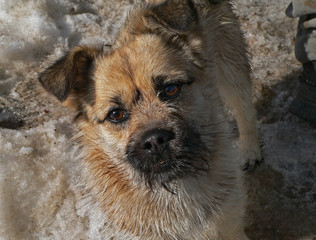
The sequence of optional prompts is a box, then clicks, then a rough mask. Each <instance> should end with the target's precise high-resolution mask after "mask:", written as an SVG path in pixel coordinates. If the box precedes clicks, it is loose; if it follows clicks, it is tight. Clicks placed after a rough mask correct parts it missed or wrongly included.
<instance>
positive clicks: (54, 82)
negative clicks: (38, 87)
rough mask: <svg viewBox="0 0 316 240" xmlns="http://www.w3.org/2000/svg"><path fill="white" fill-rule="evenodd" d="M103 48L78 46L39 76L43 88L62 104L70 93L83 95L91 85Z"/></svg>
mask: <svg viewBox="0 0 316 240" xmlns="http://www.w3.org/2000/svg"><path fill="white" fill-rule="evenodd" d="M102 52H103V50H102V48H95V47H87V46H78V47H75V48H74V49H73V50H71V51H70V52H68V53H67V54H66V55H65V56H64V57H62V58H61V59H60V60H58V61H57V62H56V63H55V64H53V65H52V66H50V67H49V68H48V69H46V70H45V71H44V72H43V73H42V74H40V76H39V81H40V82H41V84H42V86H43V87H44V88H45V89H46V90H47V91H48V92H50V93H52V94H53V95H54V96H55V97H57V98H58V99H59V100H60V101H61V102H63V101H64V100H65V99H67V97H68V96H69V94H70V93H75V94H80V95H83V94H84V93H85V92H86V91H87V90H88V89H89V87H90V84H91V81H92V79H91V76H90V72H91V68H92V66H93V63H94V60H95V59H96V57H97V56H98V55H100V54H101V53H102Z"/></svg>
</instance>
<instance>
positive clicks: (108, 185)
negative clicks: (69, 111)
mask: <svg viewBox="0 0 316 240" xmlns="http://www.w3.org/2000/svg"><path fill="white" fill-rule="evenodd" d="M249 69H250V67H249V63H248V59H247V51H246V45H245V42H244V39H243V36H242V33H241V30H240V28H239V25H238V22H237V19H236V17H235V15H234V14H233V12H232V10H231V3H230V2H229V1H225V0H222V1H221V0H217V1H216V0H167V1H147V2H144V1H143V2H141V3H139V4H138V5H136V6H135V8H134V9H133V10H132V11H131V12H130V14H129V15H128V17H127V20H126V23H125V24H124V26H123V27H122V29H121V31H120V33H119V35H118V37H117V39H116V42H115V44H114V45H113V46H111V47H109V46H105V47H102V48H97V47H88V46H79V47H76V48H75V49H73V50H72V51H70V52H69V53H68V54H66V55H65V56H64V57H63V58H62V59H60V60H59V61H57V62H56V63H55V64H54V65H52V66H51V67H49V68H48V69H47V70H46V71H45V72H44V73H43V74H41V76H40V82H41V83H42V85H43V86H44V88H46V89H47V90H48V91H49V92H51V93H52V94H54V95H55V96H56V97H57V98H58V99H59V100H60V101H64V100H66V102H67V104H68V105H70V106H71V107H72V108H74V109H75V111H76V112H77V118H76V122H77V123H78V127H79V129H80V130H81V132H80V137H79V142H80V144H81V146H82V148H83V154H84V159H83V165H84V168H85V169H86V180H87V185H88V186H89V189H91V195H92V196H94V198H95V199H97V202H98V204H99V206H100V207H101V209H102V210H103V212H104V216H105V217H106V221H107V222H108V225H107V226H106V228H107V229H106V232H107V235H106V239H142V240H148V239H153V240H160V239H168V240H169V239H170V240H184V239H187V240H192V239H194V240H197V239H212V240H241V239H243V240H246V239H247V237H246V235H245V233H244V230H243V214H244V206H243V204H244V192H243V187H242V181H241V170H240V166H239V165H240V162H239V161H238V158H239V157H238V154H237V153H236V152H235V150H236V149H235V148H234V147H232V140H231V129H230V128H229V126H228V124H227V120H226V119H225V117H224V116H225V114H224V108H223V102H224V103H225V104H227V105H228V106H229V107H231V108H232V109H233V110H234V113H235V116H236V119H237V122H238V126H239V132H240V141H239V147H240V151H241V156H242V159H244V163H243V166H244V168H248V169H249V168H254V167H255V165H256V163H258V162H259V161H260V159H261V157H260V151H259V146H258V139H257V130H256V123H255V122H256V118H255V111H254V107H253V104H252V100H251V99H252V97H251V85H250V79H249V78H250V77H249V72H250V70H249ZM110 233H111V234H112V235H111V234H110ZM112 237H113V238H112Z"/></svg>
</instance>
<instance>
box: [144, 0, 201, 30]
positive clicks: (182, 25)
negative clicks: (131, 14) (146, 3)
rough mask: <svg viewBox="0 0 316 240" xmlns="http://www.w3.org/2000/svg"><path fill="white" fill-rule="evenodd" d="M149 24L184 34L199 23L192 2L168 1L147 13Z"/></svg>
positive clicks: (182, 0)
mask: <svg viewBox="0 0 316 240" xmlns="http://www.w3.org/2000/svg"><path fill="white" fill-rule="evenodd" d="M145 17H146V18H147V19H148V20H149V23H151V24H154V25H156V26H159V25H160V26H163V27H165V28H167V29H169V30H171V31H172V32H175V33H178V34H183V33H185V32H187V31H188V30H189V28H190V26H191V25H192V24H193V23H194V22H197V20H198V17H197V12H196V9H195V7H194V4H193V3H192V1H190V0H166V1H164V2H162V3H160V4H156V5H152V6H150V7H149V8H148V10H147V12H146V13H145Z"/></svg>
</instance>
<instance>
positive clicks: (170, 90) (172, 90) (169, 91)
mask: <svg viewBox="0 0 316 240" xmlns="http://www.w3.org/2000/svg"><path fill="white" fill-rule="evenodd" d="M178 90H179V86H177V85H170V86H167V87H166V88H165V93H166V95H167V96H168V97H173V96H175V95H176V94H177V93H178Z"/></svg>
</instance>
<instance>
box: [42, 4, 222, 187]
mask: <svg viewBox="0 0 316 240" xmlns="http://www.w3.org/2000/svg"><path fill="white" fill-rule="evenodd" d="M170 2H172V1H170ZM184 9H185V10H190V12H189V13H191V12H192V11H191V9H190V8H189V7H188V6H185V7H184ZM151 11H152V9H151ZM159 11H160V10H159ZM188 16H189V17H190V19H191V20H192V21H193V20H194V17H192V16H191V15H190V14H188ZM150 19H151V18H150ZM146 21H147V22H146V24H147V25H146V27H148V25H152V24H156V22H157V20H156V19H155V20H154V22H148V21H149V20H148V18H146ZM187 22H188V23H189V21H187ZM190 24H191V23H190ZM190 24H187V25H188V26H186V25H182V26H181V28H179V27H178V26H176V25H172V28H179V31H180V30H181V31H183V30H184V29H185V28H189V25H190ZM163 27H164V28H165V23H164V26H163ZM139 28H140V29H142V31H143V29H144V28H145V27H144V26H142V27H139ZM166 29H167V30H166V33H162V35H164V37H161V36H159V35H156V34H139V35H136V36H134V38H133V39H132V40H128V41H126V43H125V44H119V45H121V46H118V47H116V48H115V49H108V50H107V51H104V50H102V49H97V48H91V47H77V48H76V49H74V50H73V51H71V52H70V53H68V54H67V55H66V56H65V57H64V58H62V59H61V60H60V61H59V62H57V63H56V64H54V65H53V66H52V67H50V68H49V69H48V70H46V72H44V73H43V74H42V76H41V78H40V79H41V82H42V84H43V85H44V87H45V88H46V89H47V90H49V91H50V92H52V93H53V94H54V95H55V96H57V97H58V98H59V99H60V100H64V99H67V101H68V102H69V103H70V105H71V106H72V107H74V108H75V110H76V111H77V112H78V118H77V119H78V121H79V122H80V123H81V126H82V127H81V128H82V130H83V131H84V134H85V135H86V137H87V138H90V139H93V143H94V144H95V148H100V149H101V151H102V154H103V156H104V159H106V161H107V168H108V169H112V170H113V169H115V170H117V171H119V172H120V173H121V176H123V177H124V179H129V181H134V182H135V181H136V182H142V183H144V184H145V185H146V186H148V187H150V188H152V189H154V188H159V187H164V188H165V189H167V190H169V191H172V186H171V185H172V184H173V183H175V182H176V181H177V180H178V179H182V178H185V177H188V176H191V177H192V176H197V175H200V174H203V172H205V171H206V172H207V171H208V169H209V165H210V164H211V163H210V159H211V158H212V151H213V149H215V148H216V147H214V145H216V132H215V130H214V129H215V128H216V123H217V122H218V119H217V118H218V116H217V104H218V102H217V97H216V95H214V92H213V91H212V88H213V87H214V86H212V85H210V84H211V83H210V82H209V81H206V79H205V71H204V68H203V66H202V65H203V63H202V62H203V61H202V60H201V59H199V58H198V57H197V56H195V57H193V56H194V55H197V54H198V53H197V50H196V49H197V48H198V47H197V43H198V42H199V41H198V40H197V39H194V40H192V41H189V40H188V39H189V37H186V36H185V35H184V34H180V35H181V36H180V35H174V32H172V31H171V30H170V29H169V28H168V27H167V28H166ZM159 31H161V30H159ZM167 31H168V32H167ZM170 31H171V32H172V34H170ZM165 38H167V39H165ZM176 38H178V39H176ZM192 46H193V48H194V47H195V49H193V50H192V48H191V47H192ZM217 131H218V130H217ZM98 154H100V153H98ZM109 166H111V167H109Z"/></svg>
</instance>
